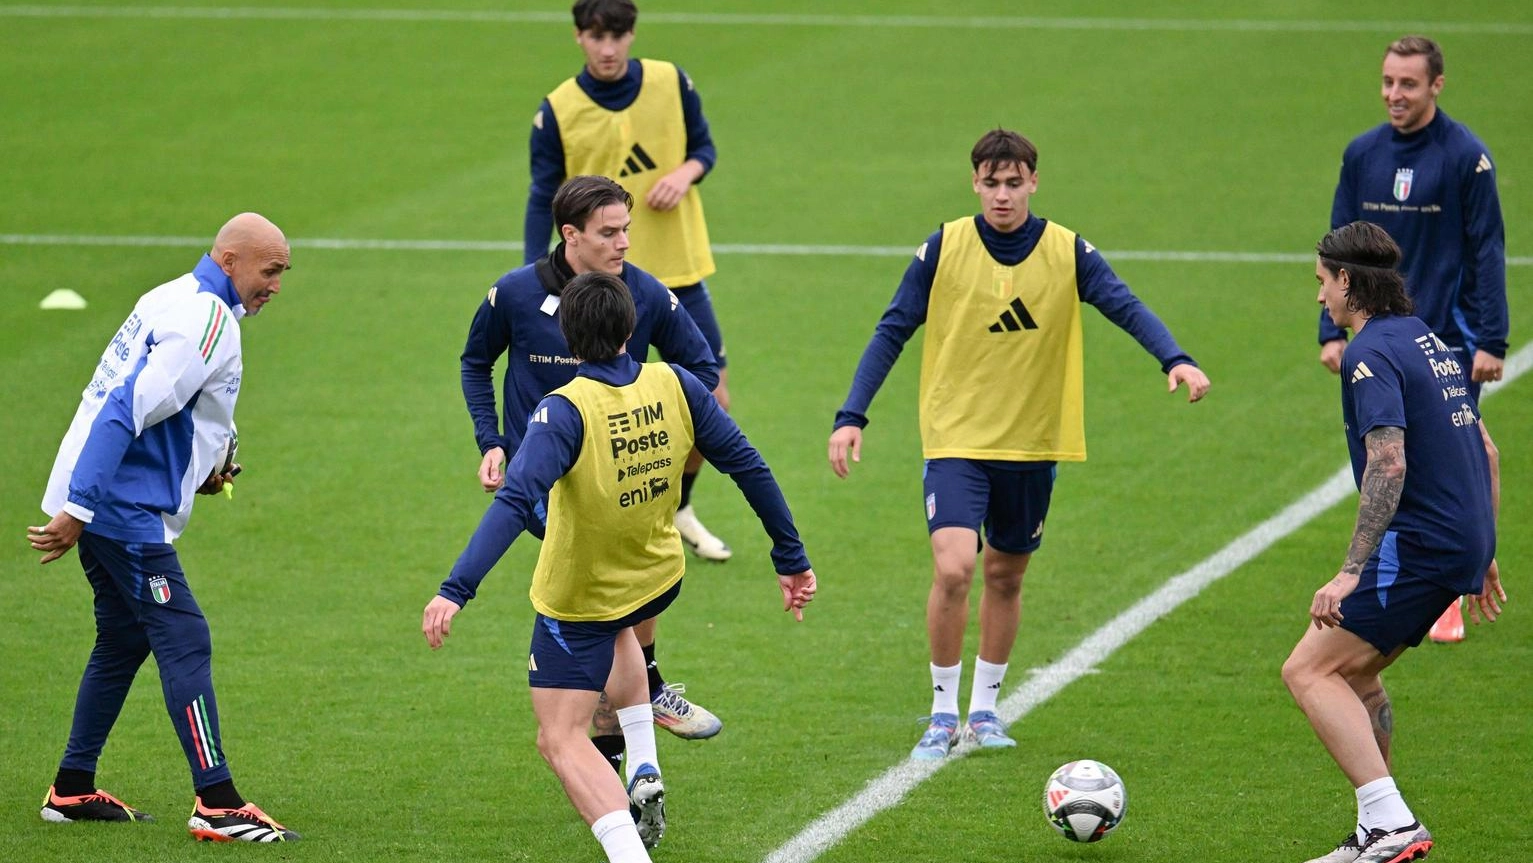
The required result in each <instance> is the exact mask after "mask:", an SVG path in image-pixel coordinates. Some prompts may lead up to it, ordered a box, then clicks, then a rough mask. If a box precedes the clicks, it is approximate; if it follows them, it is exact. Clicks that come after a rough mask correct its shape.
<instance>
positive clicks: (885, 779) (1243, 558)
mask: <svg viewBox="0 0 1533 863" xmlns="http://www.w3.org/2000/svg"><path fill="white" fill-rule="evenodd" d="M1530 368H1533V343H1530V344H1527V345H1524V346H1523V347H1522V349H1521V350H1519V351H1518V352H1517V353H1515V354H1513V355H1512V356H1510V357H1508V358H1507V361H1506V366H1505V369H1504V370H1503V372H1502V380H1500V381H1498V382H1496V383H1491V384H1486V385H1485V387H1484V388H1483V389H1482V390H1481V393H1480V399H1481V400H1482V401H1483V400H1485V399H1487V398H1490V397H1491V396H1494V395H1495V394H1496V393H1497V392H1499V391H1500V390H1501V389H1502V387H1505V386H1506V385H1507V384H1510V383H1511V382H1512V381H1514V380H1516V379H1517V378H1519V377H1521V376H1522V375H1524V374H1526V373H1527V372H1528V370H1529V369H1530ZM1356 491H1357V487H1356V486H1355V485H1354V484H1353V481H1352V467H1351V466H1350V465H1347V466H1344V467H1342V468H1341V469H1340V470H1338V471H1336V473H1334V474H1332V475H1331V478H1330V479H1328V480H1326V481H1325V482H1323V483H1321V484H1320V485H1319V486H1316V487H1315V489H1314V490H1313V491H1311V492H1309V493H1308V494H1306V495H1304V496H1303V497H1301V498H1299V499H1298V500H1296V501H1294V502H1293V503H1292V504H1290V505H1289V506H1287V507H1286V508H1284V509H1283V511H1282V512H1279V513H1278V514H1277V515H1274V516H1273V517H1271V518H1269V519H1267V520H1266V521H1264V522H1262V523H1261V524H1259V525H1257V526H1256V527H1254V528H1252V529H1251V530H1249V531H1247V532H1246V533H1245V534H1243V535H1241V536H1240V537H1239V538H1237V539H1236V540H1235V541H1233V542H1231V543H1230V544H1229V545H1226V546H1225V547H1224V548H1221V549H1219V550H1218V551H1217V552H1215V553H1214V554H1213V555H1211V556H1210V557H1208V558H1207V559H1205V560H1204V561H1202V562H1201V563H1199V564H1197V565H1196V566H1194V567H1193V568H1191V569H1189V570H1187V571H1186V572H1183V573H1182V574H1180V575H1178V576H1176V577H1174V578H1172V579H1171V580H1170V581H1167V582H1166V583H1165V584H1163V585H1161V586H1160V588H1159V589H1158V590H1156V591H1155V592H1154V593H1152V594H1150V595H1149V596H1146V597H1145V598H1144V599H1141V600H1139V601H1138V602H1136V603H1134V605H1133V607H1131V608H1129V609H1128V610H1127V611H1124V612H1123V613H1122V614H1119V615H1118V616H1117V617H1114V618H1113V619H1112V620H1109V621H1108V622H1107V623H1105V624H1103V625H1102V627H1101V628H1100V629H1098V630H1097V631H1095V632H1093V633H1091V634H1090V635H1088V636H1086V638H1085V640H1083V641H1082V642H1081V643H1080V644H1077V645H1076V646H1075V647H1074V648H1073V649H1071V650H1070V652H1069V653H1066V654H1065V655H1064V656H1063V657H1061V658H1060V659H1059V660H1058V661H1056V662H1054V663H1053V664H1051V665H1048V666H1046V667H1044V668H1042V669H1037V670H1036V673H1033V674H1030V675H1029V677H1028V679H1027V681H1026V682H1025V683H1023V684H1022V685H1021V686H1019V687H1017V689H1016V691H1014V692H1013V693H1012V694H1010V695H1008V696H1006V698H1005V700H1003V701H1002V702H1000V704H999V706H998V707H997V709H996V713H998V714H999V715H1000V717H1001V719H1002V720H1003V721H1004V722H1006V723H1008V724H1010V723H1013V722H1016V721H1018V720H1019V719H1021V718H1022V717H1024V716H1026V715H1027V714H1028V713H1030V712H1032V710H1033V708H1035V707H1038V706H1039V705H1041V704H1043V703H1044V702H1046V701H1048V700H1049V699H1050V698H1053V697H1054V696H1055V695H1057V694H1059V692H1060V690H1063V689H1064V688H1065V687H1066V686H1069V685H1070V684H1071V683H1074V682H1075V681H1076V680H1079V679H1080V678H1081V677H1083V676H1085V675H1087V674H1091V673H1093V672H1095V671H1096V666H1097V665H1098V664H1100V663H1102V662H1103V661H1105V660H1106V659H1107V658H1108V657H1110V656H1112V655H1113V654H1114V653H1115V652H1117V650H1118V648H1120V647H1122V646H1123V645H1125V644H1127V643H1128V642H1129V641H1130V640H1132V639H1133V638H1134V637H1135V636H1137V635H1139V633H1141V632H1144V631H1145V630H1146V629H1148V628H1149V627H1150V624H1152V623H1154V622H1156V621H1157V620H1160V619H1161V618H1163V617H1165V616H1166V615H1168V614H1170V613H1171V612H1173V611H1175V610H1176V609H1177V607H1179V606H1180V605H1181V604H1182V603H1184V602H1186V601H1187V600H1189V599H1192V598H1193V597H1195V596H1197V595H1198V594H1199V593H1200V592H1202V590H1203V589H1204V588H1206V587H1208V586H1209V585H1211V584H1213V583H1214V582H1216V581H1218V580H1219V579H1221V578H1224V577H1225V576H1226V575H1229V574H1230V573H1232V572H1234V571H1235V570H1236V569H1238V568H1240V567H1241V566H1243V565H1244V564H1246V563H1248V562H1249V561H1251V560H1252V559H1253V558H1255V557H1256V556H1257V555H1259V554H1261V553H1262V552H1264V551H1266V550H1267V549H1268V548H1271V547H1272V546H1273V545H1274V544H1276V543H1277V542H1278V541H1279V540H1282V539H1283V538H1285V537H1287V536H1288V535H1289V534H1291V533H1293V532H1294V531H1296V530H1298V529H1299V528H1301V527H1303V526H1304V525H1306V524H1308V523H1309V522H1310V521H1311V520H1313V519H1314V518H1315V517H1316V516H1318V515H1320V514H1321V513H1323V512H1325V511H1326V510H1328V509H1330V508H1331V507H1333V506H1335V505H1336V504H1338V503H1340V502H1342V501H1343V500H1346V499H1347V498H1348V497H1350V496H1352V495H1353V494H1355V493H1356ZM973 749H974V747H973V746H972V745H971V746H966V747H960V748H958V749H955V750H953V753H952V754H951V755H949V756H948V757H947V758H945V759H942V760H941V761H908V760H907V761H902V762H900V763H899V764H896V765H895V766H893V767H891V768H889V769H888V770H887V771H885V772H884V774H883V775H882V776H879V777H878V778H876V779H874V780H873V781H871V782H869V783H868V785H867V787H866V788H864V789H863V790H862V791H861V792H859V793H858V794H857V796H855V797H853V798H852V799H850V800H848V801H846V802H845V803H843V804H841V805H840V806H838V807H836V808H835V809H832V810H831V811H829V812H827V813H825V814H824V815H822V816H820V817H819V818H817V819H815V820H814V821H813V822H812V823H811V824H810V825H809V826H808V827H805V828H804V829H803V830H802V831H800V832H799V834H798V835H797V836H794V837H793V838H792V839H790V840H788V842H787V843H785V844H784V845H783V846H782V847H780V848H778V849H777V850H776V851H773V852H772V853H771V854H769V855H767V857H766V861H765V863H809V861H811V860H814V859H815V858H816V857H819V856H820V855H821V854H823V853H824V852H825V851H827V850H829V849H830V848H831V847H832V846H834V845H835V844H836V843H838V842H840V841H841V840H842V839H844V838H846V837H847V836H848V835H850V834H851V832H852V831H853V830H856V829H857V828H858V827H861V826H862V825H863V824H866V823H867V822H868V821H870V820H872V818H873V816H875V815H877V814H878V813H880V812H882V811H884V810H885V809H891V808H893V807H895V806H897V805H899V803H900V801H901V800H903V799H905V796H906V795H907V794H909V793H910V792H911V791H914V790H915V789H916V787H917V786H919V785H920V784H921V783H922V782H925V781H926V780H927V779H929V778H930V777H931V776H932V774H934V773H936V772H937V771H938V770H940V769H942V768H943V767H944V766H945V765H947V764H950V763H952V762H953V761H955V760H957V759H960V758H963V757H966V756H967V755H968V754H969V753H970V752H972V751H973Z"/></svg>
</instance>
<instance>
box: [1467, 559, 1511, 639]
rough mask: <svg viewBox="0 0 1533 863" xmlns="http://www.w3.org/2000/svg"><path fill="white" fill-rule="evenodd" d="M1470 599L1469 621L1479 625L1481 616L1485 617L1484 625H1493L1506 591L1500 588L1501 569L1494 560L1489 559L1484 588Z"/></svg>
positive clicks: (1499, 612)
mask: <svg viewBox="0 0 1533 863" xmlns="http://www.w3.org/2000/svg"><path fill="white" fill-rule="evenodd" d="M1471 599H1472V600H1473V601H1472V602H1470V603H1469V619H1470V620H1472V621H1474V623H1475V625H1476V626H1478V625H1479V624H1480V616H1481V615H1484V616H1485V622H1486V623H1495V622H1496V618H1497V617H1499V616H1500V615H1501V603H1503V602H1506V589H1505V588H1503V587H1502V586H1501V567H1499V566H1497V565H1496V561H1495V559H1494V558H1492V559H1491V562H1490V568H1489V569H1487V570H1485V587H1484V588H1483V589H1482V590H1481V591H1480V593H1479V595H1477V596H1474V597H1471Z"/></svg>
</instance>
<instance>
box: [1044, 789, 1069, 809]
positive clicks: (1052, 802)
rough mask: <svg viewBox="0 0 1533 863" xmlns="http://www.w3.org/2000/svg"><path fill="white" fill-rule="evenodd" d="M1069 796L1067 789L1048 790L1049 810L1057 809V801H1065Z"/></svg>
mask: <svg viewBox="0 0 1533 863" xmlns="http://www.w3.org/2000/svg"><path fill="white" fill-rule="evenodd" d="M1069 796H1070V790H1069V789H1068V788H1055V789H1052V790H1050V791H1049V808H1050V809H1058V808H1059V801H1061V800H1063V799H1065V798H1066V797H1069Z"/></svg>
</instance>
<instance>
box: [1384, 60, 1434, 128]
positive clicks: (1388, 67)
mask: <svg viewBox="0 0 1533 863" xmlns="http://www.w3.org/2000/svg"><path fill="white" fill-rule="evenodd" d="M1429 75H1431V72H1430V71H1428V68H1427V58H1426V56H1425V55H1422V54H1412V55H1410V56H1409V57H1403V56H1401V55H1399V54H1395V53H1389V54H1385V55H1384V85H1383V87H1382V90H1381V92H1382V94H1383V96H1384V107H1386V108H1388V109H1389V125H1391V126H1393V127H1395V129H1396V130H1398V131H1401V132H1407V133H1408V132H1414V131H1416V130H1417V129H1420V128H1421V127H1423V126H1425V125H1426V124H1428V123H1430V122H1432V117H1433V116H1434V115H1435V114H1436V109H1437V94H1438V93H1441V92H1442V89H1443V76H1441V75H1438V76H1437V78H1436V79H1435V80H1433V79H1431V78H1429V77H1428V76H1429Z"/></svg>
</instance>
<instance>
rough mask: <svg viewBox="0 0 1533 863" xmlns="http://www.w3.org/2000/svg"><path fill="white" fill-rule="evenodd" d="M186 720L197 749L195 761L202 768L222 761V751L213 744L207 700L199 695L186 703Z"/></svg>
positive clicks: (211, 766) (204, 768) (210, 766)
mask: <svg viewBox="0 0 1533 863" xmlns="http://www.w3.org/2000/svg"><path fill="white" fill-rule="evenodd" d="M186 721H187V724H188V725H190V726H191V728H192V745H193V746H194V747H195V748H196V749H197V762H198V764H200V765H201V766H202V769H203V770H208V769H210V768H213V767H217V766H218V765H220V764H222V763H223V760H224V759H223V753H221V752H219V751H218V749H217V747H216V746H215V745H214V740H213V726H212V723H210V722H209V721H208V706H207V702H206V701H205V700H204V699H203V697H202V696H201V695H199V696H197V700H196V701H193V702H192V703H191V704H188V705H186Z"/></svg>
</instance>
